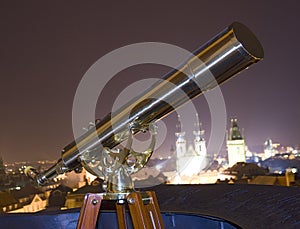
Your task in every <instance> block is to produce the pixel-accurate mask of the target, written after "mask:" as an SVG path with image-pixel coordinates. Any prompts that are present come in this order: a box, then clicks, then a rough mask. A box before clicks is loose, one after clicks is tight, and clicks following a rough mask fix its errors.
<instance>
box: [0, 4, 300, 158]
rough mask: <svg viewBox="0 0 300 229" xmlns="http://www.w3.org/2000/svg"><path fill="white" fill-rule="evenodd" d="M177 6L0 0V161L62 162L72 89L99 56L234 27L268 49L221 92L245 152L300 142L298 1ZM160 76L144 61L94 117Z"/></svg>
mask: <svg viewBox="0 0 300 229" xmlns="http://www.w3.org/2000/svg"><path fill="white" fill-rule="evenodd" d="M79 2H80V3H79ZM174 2H175V1H164V3H153V2H151V3H137V4H133V3H131V4H125V3H118V4H108V3H101V2H100V1H98V2H97V3H95V2H94V3H92V4H87V3H83V1H48V3H45V2H43V3H41V2H40V1H6V2H2V3H1V7H0V29H1V36H0V47H1V48H0V60H1V62H0V63H1V65H0V66H1V67H0V77H1V78H0V79H1V83H0V105H1V113H0V124H1V130H0V155H1V156H2V157H3V159H4V161H21V160H39V159H58V157H59V155H60V150H61V149H62V148H63V147H64V146H65V145H66V144H68V143H69V142H70V141H71V140H72V125H71V117H72V103H73V97H74V94H75V92H76V88H77V86H78V83H79V82H80V80H81V78H82V76H83V75H84V73H85V72H86V71H87V70H88V68H89V67H90V66H91V65H92V64H93V63H94V62H95V61H97V60H98V59H99V58H100V57H102V56H103V55H105V54H107V53H108V52H110V51H112V50H114V49H116V48H119V47H122V46H124V45H128V44H132V43H136V42H145V41H157V42H165V43H170V44H174V45H177V46H180V47H182V48H185V49H187V50H190V51H193V50H195V49H196V48H197V47H199V46H200V45H202V44H203V43H205V42H206V41H208V40H209V39H210V38H212V37H213V36H214V35H215V34H217V33H218V32H219V31H221V30H223V29H224V28H225V27H226V26H228V25H229V24H231V23H232V22H233V21H240V22H242V23H244V24H246V25H247V26H248V27H249V28H251V30H252V31H253V32H254V33H255V34H256V35H257V37H258V38H259V40H260V41H261V43H262V45H263V46H264V50H265V58H264V60H263V61H261V62H260V63H258V64H256V65H254V66H252V67H251V68H250V69H249V70H247V71H244V72H243V73H242V74H240V75H239V76H238V77H236V78H234V79H232V80H231V81H229V82H227V83H226V84H225V85H223V86H222V91H223V95H224V98H225V102H226V108H227V113H228V116H229V117H230V116H236V117H238V120H239V125H240V127H242V128H244V129H245V135H246V138H247V139H246V140H247V143H248V145H249V147H250V148H251V147H255V146H259V145H262V144H263V142H264V141H265V140H266V138H272V139H273V141H275V142H280V143H282V144H283V145H300V105H299V101H298V100H299V98H300V88H299V87H300V86H299V85H300V84H299V83H300V77H299V69H300V68H299V63H300V58H299V53H300V48H299V41H300V30H299V21H300V13H299V12H300V7H299V6H300V4H299V3H297V1H285V2H283V1H258V0H255V1H247V2H243V3H242V2H241V1H230V0H229V1H180V2H181V3H174ZM178 2H179V1H178ZM166 71H167V70H166V68H164V67H159V66H152V65H146V66H139V67H136V68H131V69H128V70H125V71H123V72H122V73H120V74H119V75H117V76H116V77H115V79H114V80H113V81H112V82H111V83H110V84H108V85H107V88H106V90H105V91H104V92H103V93H102V96H101V98H100V99H99V104H101V106H100V105H99V107H98V114H97V115H98V116H99V118H101V117H103V116H104V115H105V114H107V113H108V112H110V109H111V105H112V104H113V102H114V98H115V97H116V96H117V95H118V93H119V92H120V91H121V90H122V88H123V87H124V82H125V81H126V82H127V81H128V82H134V81H135V80H139V79H142V78H149V77H160V76H162V75H163V74H164V73H165V72H166ZM100 77H101V76H100ZM112 92H113V93H112ZM111 93H112V94H111ZM195 105H196V106H197V108H198V111H199V114H200V119H201V121H202V123H203V126H204V128H205V129H208V130H209V128H210V117H209V112H208V111H207V109H208V108H207V105H206V102H205V99H204V98H198V99H196V100H195ZM172 120H174V118H173V119H172V118H169V122H170V125H171V126H172V125H175V124H174V123H171V121H172ZM173 135H174V133H172V132H171V131H170V133H169V136H170V137H169V138H170V139H169V141H168V142H166V145H167V146H166V148H169V147H170V144H174V142H172V140H174V137H173ZM207 137H208V136H207Z"/></svg>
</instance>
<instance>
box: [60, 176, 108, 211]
mask: <svg viewBox="0 0 300 229" xmlns="http://www.w3.org/2000/svg"><path fill="white" fill-rule="evenodd" d="M102 192H104V190H103V180H102V179H100V178H96V179H95V180H94V181H93V182H92V183H91V185H88V184H87V185H85V186H83V187H81V188H79V189H77V190H76V191H74V192H70V193H68V194H67V196H66V202H65V207H66V208H68V209H69V208H80V207H81V206H82V204H83V200H84V196H85V194H86V193H102Z"/></svg>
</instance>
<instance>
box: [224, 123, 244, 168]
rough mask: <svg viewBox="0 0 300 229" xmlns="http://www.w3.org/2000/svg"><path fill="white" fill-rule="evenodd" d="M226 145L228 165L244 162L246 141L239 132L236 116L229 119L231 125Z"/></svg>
mask: <svg viewBox="0 0 300 229" xmlns="http://www.w3.org/2000/svg"><path fill="white" fill-rule="evenodd" d="M226 146H227V152H228V165H229V167H231V166H233V165H234V164H236V163H237V162H246V143H245V139H244V137H243V136H242V134H241V132H240V128H239V126H238V124H237V119H236V118H232V119H231V127H230V130H229V133H228V137H227V142H226Z"/></svg>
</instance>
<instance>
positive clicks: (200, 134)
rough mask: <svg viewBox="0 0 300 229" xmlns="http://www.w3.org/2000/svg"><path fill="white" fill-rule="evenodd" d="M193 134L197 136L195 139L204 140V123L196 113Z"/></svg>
mask: <svg viewBox="0 0 300 229" xmlns="http://www.w3.org/2000/svg"><path fill="white" fill-rule="evenodd" d="M193 134H194V136H195V141H203V140H204V138H203V135H204V130H202V124H201V123H200V122H199V115H198V113H196V122H195V123H194V131H193Z"/></svg>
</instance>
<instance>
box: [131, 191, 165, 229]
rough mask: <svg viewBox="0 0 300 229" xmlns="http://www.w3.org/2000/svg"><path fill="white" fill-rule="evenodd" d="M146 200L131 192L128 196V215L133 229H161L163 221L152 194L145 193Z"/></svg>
mask: <svg viewBox="0 0 300 229" xmlns="http://www.w3.org/2000/svg"><path fill="white" fill-rule="evenodd" d="M146 195H147V200H146V201H145V203H144V201H143V198H142V194H141V193H138V192H132V193H130V194H129V195H128V198H127V201H128V205H129V210H130V215H131V219H132V223H133V227H134V228H135V229H163V228H164V225H163V221H162V217H161V214H160V210H159V207H158V202H157V199H156V195H155V193H154V192H146Z"/></svg>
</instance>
